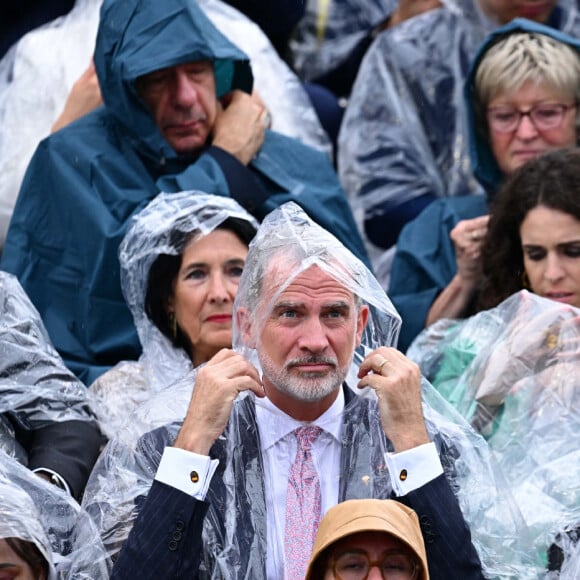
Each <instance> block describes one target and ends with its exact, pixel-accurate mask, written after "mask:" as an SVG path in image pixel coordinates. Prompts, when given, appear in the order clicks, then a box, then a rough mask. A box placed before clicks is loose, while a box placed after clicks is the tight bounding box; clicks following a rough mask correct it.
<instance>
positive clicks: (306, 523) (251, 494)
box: [83, 203, 521, 580]
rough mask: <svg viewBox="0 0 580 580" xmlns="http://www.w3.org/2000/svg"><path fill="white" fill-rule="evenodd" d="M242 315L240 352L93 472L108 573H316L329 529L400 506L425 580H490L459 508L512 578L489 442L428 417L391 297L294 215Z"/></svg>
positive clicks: (217, 359) (244, 286)
mask: <svg viewBox="0 0 580 580" xmlns="http://www.w3.org/2000/svg"><path fill="white" fill-rule="evenodd" d="M234 320H235V326H234V346H235V349H236V351H232V350H227V349H223V350H221V351H220V352H218V353H217V354H216V355H215V356H214V357H213V358H212V359H210V360H209V361H208V363H207V364H205V365H203V366H201V367H199V368H198V369H197V373H196V377H195V386H194V388H193V394H191V384H190V385H188V388H187V389H184V390H181V391H177V390H175V389H174V388H173V387H171V388H169V389H166V390H165V391H163V392H161V393H158V395H157V397H156V399H155V400H151V401H149V402H148V403H146V404H145V405H144V406H149V408H150V409H155V408H156V407H157V403H159V402H161V404H162V405H163V406H165V407H168V406H169V405H173V406H174V407H175V410H176V413H175V414H174V416H173V419H171V418H169V417H167V416H166V417H165V423H164V424H162V426H161V427H159V428H157V429H155V430H154V431H151V432H149V433H147V434H145V435H144V436H143V437H142V438H140V440H139V441H138V442H136V444H135V443H134V442H129V444H127V443H126V441H125V440H123V437H122V436H121V437H119V438H116V439H114V440H112V441H110V442H109V444H108V445H107V447H106V448H105V450H104V451H103V454H102V455H101V457H100V459H99V461H98V463H97V465H96V467H95V469H94V470H93V474H92V477H91V482H90V483H89V488H90V490H91V491H90V493H88V492H87V493H86V494H85V498H84V502H83V506H84V507H85V508H86V509H87V511H88V512H89V513H90V514H91V515H92V516H93V518H94V519H95V521H96V522H98V526H99V529H100V530H101V536H102V538H103V541H104V542H105V544H106V546H107V549H108V552H109V554H110V555H111V557H112V558H113V559H116V562H115V567H114V572H113V575H112V578H129V577H132V578H134V577H135V576H139V575H140V573H141V570H147V574H148V575H150V576H159V575H163V576H166V577H174V576H176V575H178V574H181V575H183V576H184V577H193V578H196V577H201V578H205V577H218V576H220V577H227V578H256V579H259V578H283V577H286V578H304V573H305V570H306V566H307V563H308V558H309V556H310V554H311V552H312V546H313V541H314V536H315V532H316V529H317V526H318V521H319V519H320V518H321V517H322V515H323V514H324V513H325V512H326V511H327V510H328V509H329V508H330V507H332V506H333V505H335V504H336V503H339V502H341V501H344V500H347V499H353V498H362V497H375V498H388V497H393V498H397V499H398V501H401V502H403V503H405V504H406V505H408V506H409V507H411V508H412V509H414V510H415V511H416V512H417V514H418V516H419V517H420V519H421V521H423V522H425V523H426V524H428V525H427V527H426V528H425V533H426V534H427V535H428V539H429V542H428V543H427V556H428V560H429V572H430V575H431V578H441V579H443V578H445V579H446V580H448V579H449V578H453V577H461V578H463V579H465V578H481V577H482V572H481V568H480V561H479V558H478V555H477V553H476V552H475V551H474V547H473V546H472V544H471V541H470V537H471V536H470V532H469V528H468V526H467V525H466V523H465V521H464V519H463V513H465V514H466V518H468V519H469V520H473V521H477V522H478V524H479V525H478V526H477V527H476V529H475V532H476V538H475V545H476V547H477V546H479V547H480V548H481V553H482V554H484V555H485V557H486V562H485V565H486V568H487V567H488V566H491V567H492V568H497V567H498V566H499V568H502V567H504V566H505V564H504V561H503V558H502V557H500V555H499V554H498V553H497V542H496V541H495V538H497V535H496V534H497V533H501V534H502V537H505V539H506V542H508V538H509V545H510V551H511V553H510V556H509V558H508V561H509V564H510V566H511V565H512V563H513V557H514V555H515V554H516V549H515V544H517V543H518V542H519V537H521V530H517V532H516V529H517V525H515V527H513V524H514V523H515V522H514V520H512V519H511V512H510V511H509V510H508V509H505V503H503V502H502V500H501V494H498V489H497V488H496V483H495V477H494V474H493V471H492V470H491V468H490V466H491V463H490V462H489V456H488V455H487V452H486V449H485V444H484V442H483V440H482V439H481V438H480V437H478V436H476V435H475V434H474V433H473V432H472V431H471V430H470V429H469V428H468V427H467V426H466V425H465V427H463V426H462V425H460V424H457V423H454V422H452V421H448V420H446V419H444V418H443V415H442V414H441V413H440V412H438V411H436V410H435V409H434V408H433V407H431V406H430V405H429V404H427V403H425V405H422V395H421V393H422V390H421V377H420V375H419V374H418V373H417V372H416V371H417V369H416V368H415V367H414V365H412V364H410V363H409V361H408V359H406V358H405V356H404V355H402V354H401V353H400V352H399V351H397V350H396V349H394V348H392V347H390V346H385V345H392V344H393V343H394V341H396V334H397V330H398V326H399V319H398V316H397V314H396V312H395V311H394V310H393V308H392V305H391V304H390V301H389V300H388V298H387V297H386V295H385V293H384V290H383V289H382V288H381V287H380V286H379V284H378V283H377V281H376V280H375V279H374V277H373V276H372V274H371V273H370V271H369V270H368V269H367V268H366V267H365V266H364V265H363V264H362V263H361V262H360V260H358V259H356V258H355V257H354V256H353V254H352V253H351V252H349V251H348V250H346V249H345V247H344V245H342V244H341V243H340V242H339V241H338V240H337V239H336V238H335V237H333V236H332V235H330V234H329V233H328V232H326V231H324V230H323V229H322V228H320V227H319V226H318V225H317V224H315V223H314V222H313V221H312V220H310V219H309V218H308V217H307V215H306V214H305V213H304V212H303V211H302V210H301V209H300V208H299V207H298V206H297V205H296V204H294V203H289V204H284V205H283V206H282V207H281V208H278V209H277V210H274V211H273V212H271V213H270V214H269V215H268V216H267V217H266V218H265V220H264V222H263V223H262V225H261V226H260V228H259V230H258V233H257V234H256V237H255V238H254V240H253V241H252V243H251V245H250V251H249V253H248V257H247V261H246V266H245V268H244V272H243V274H242V279H241V280H240V286H239V289H238V293H237V296H236V304H235V309H234ZM258 369H261V370H258ZM423 388H424V389H425V391H424V392H427V391H428V390H429V389H428V385H426V384H425V385H423ZM375 391H376V392H377V394H378V397H377V396H376V395H375ZM184 394H185V397H184ZM441 403H443V401H441ZM188 404H189V406H188ZM177 407H179V409H178V408H177ZM440 409H442V408H441V407H440ZM141 410H142V409H141V408H139V409H138V410H137V412H141ZM454 415H455V416H457V414H456V413H454ZM129 421H130V422H132V421H133V418H132V417H131V418H130V419H129ZM302 469H303V470H304V471H301V470H302ZM300 473H303V474H304V479H303V480H302V479H301V477H300ZM153 477H155V479H154V480H153ZM481 482H485V484H484V485H485V493H480V491H477V488H478V487H479V486H480V485H481ZM302 484H304V486H305V488H303V486H302ZM300 489H303V490H304V494H302V493H300V492H299V490H300ZM452 490H453V491H456V492H457V495H458V498H459V500H458V498H457V497H456V496H455V495H454V493H453V491H452ZM468 498H469V499H468ZM483 498H485V499H484V501H483V502H482V501H481V500H482V499H483ZM458 501H460V502H461V506H462V507H463V508H464V509H465V510H466V511H465V512H463V513H462V511H461V509H460V508H459V504H458ZM490 509H491V511H492V512H494V513H493V514H490V513H489V511H488V510H490ZM497 509H501V512H502V517H501V518H499V519H500V521H501V526H503V525H504V524H508V521H509V522H511V523H509V524H508V525H507V528H511V530H508V529H507V528H506V529H505V530H501V531H499V530H498V529H497V519H498V516H499V514H498V513H497V512H496V510H497ZM503 516H505V517H503ZM490 517H491V519H489V518H490ZM491 522H496V523H494V530H493V533H492V534H489V535H487V533H486V532H487V530H486V526H487V525H489V524H490V523H491ZM429 529H430V530H431V532H432V536H431V535H430V532H429V531H428V530H429ZM297 532H298V533H297ZM482 532H483V533H482ZM504 532H505V535H504ZM514 534H515V535H514ZM127 536H128V537H127ZM489 540H491V544H490V542H489ZM123 542H124V545H123V546H122V547H121V546H120V544H121V543H123ZM512 542H515V544H514V543H512ZM120 549H121V551H120V553H119V550H120ZM117 554H118V557H117ZM518 557H519V556H518ZM494 571H495V570H494Z"/></svg>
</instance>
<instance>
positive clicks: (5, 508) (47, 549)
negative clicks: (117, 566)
mask: <svg viewBox="0 0 580 580" xmlns="http://www.w3.org/2000/svg"><path fill="white" fill-rule="evenodd" d="M0 537H1V538H10V537H15V538H20V539H22V540H25V541H28V542H32V543H33V544H35V545H36V547H37V548H38V549H39V550H40V552H41V554H42V555H43V556H44V557H45V559H46V560H47V562H48V563H49V566H50V576H49V580H55V579H57V578H59V579H63V580H64V579H73V578H74V579H75V580H96V579H102V578H107V577H108V570H107V567H106V560H105V558H104V549H103V545H102V543H101V541H100V538H99V536H98V533H97V530H96V528H95V525H94V524H93V522H92V520H91V519H90V518H89V516H88V515H87V513H86V512H84V511H83V510H82V509H81V508H80V506H79V505H78V504H77V503H76V502H75V501H74V500H73V499H72V498H71V497H70V496H69V495H68V494H66V493H65V492H63V491H61V490H60V489H58V488H57V487H55V486H54V485H52V484H50V483H47V482H45V481H44V480H42V479H40V478H39V477H38V476H36V475H34V474H33V473H31V472H30V471H28V470H27V469H26V468H24V467H22V466H21V465H20V464H19V463H17V462H16V461H15V460H13V459H12V458H10V457H8V456H7V455H6V454H5V453H3V452H2V451H0Z"/></svg>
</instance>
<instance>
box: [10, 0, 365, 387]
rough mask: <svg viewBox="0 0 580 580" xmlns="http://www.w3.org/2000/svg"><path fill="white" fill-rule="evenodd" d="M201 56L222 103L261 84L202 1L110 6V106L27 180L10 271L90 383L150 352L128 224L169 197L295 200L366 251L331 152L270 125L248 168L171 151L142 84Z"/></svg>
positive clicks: (99, 63) (105, 37) (269, 204)
mask: <svg viewBox="0 0 580 580" xmlns="http://www.w3.org/2000/svg"><path fill="white" fill-rule="evenodd" d="M200 60H203V61H210V62H211V63H213V72H214V76H215V90H216V99H217V98H220V97H224V96H225V95H226V94H227V93H229V92H230V91H232V90H236V89H239V90H241V91H243V92H246V93H249V92H250V91H251V90H252V72H251V69H250V63H249V62H248V58H247V57H246V55H245V54H243V53H242V52H241V51H240V50H238V49H237V48H236V47H235V46H234V45H233V44H232V43H230V42H229V41H228V40H227V39H226V38H225V37H224V36H223V35H222V34H221V33H220V32H218V30H217V29H216V28H215V27H214V26H213V25H212V24H211V22H210V21H209V20H208V19H207V17H206V16H205V15H204V14H203V12H202V11H201V9H200V8H199V7H198V5H197V3H196V2H190V1H189V0H167V1H165V2H162V3H159V2H156V1H155V0H143V1H142V0H127V1H123V2H118V1H115V0H107V1H106V2H105V3H104V4H103V6H102V9H101V20H100V24H99V31H98V36H97V43H96V48H95V55H94V61H95V66H96V71H97V75H98V79H99V84H100V87H101V93H102V96H103V100H104V103H105V105H104V107H101V108H99V109H97V110H96V111H94V112H93V113H90V114H88V115H86V116H85V117H83V118H82V119H80V120H78V122H76V123H73V124H72V125H70V126H68V127H66V128H65V129H63V130H62V131H59V132H57V133H56V134H54V135H52V136H50V137H49V138H48V139H46V140H44V141H43V142H42V143H41V144H40V145H39V147H38V149H37V151H36V153H35V155H34V157H33V159H32V161H31V164H30V166H29V168H28V171H27V174H26V177H25V179H24V183H23V185H22V189H21V192H20V195H19V198H18V202H17V205H16V207H15V210H14V214H13V218H12V221H11V226H10V230H9V233H8V236H7V241H6V246H5V248H4V252H3V255H2V267H3V268H5V269H6V270H8V271H10V272H12V273H14V274H16V275H17V276H18V277H19V279H20V281H21V283H22V285H23V287H24V288H25V290H26V291H27V293H28V294H29V296H30V298H31V300H32V301H33V303H34V304H35V305H36V307H37V308H38V310H39V312H40V313H41V316H42V317H43V319H44V320H45V323H46V326H47V329H48V331H49V334H50V336H51V338H52V340H53V342H54V344H55V346H56V348H57V350H58V351H59V352H60V353H61V355H62V356H63V358H64V360H65V362H66V363H67V364H68V365H69V366H70V368H71V369H73V370H74V371H75V372H76V373H77V374H78V375H79V376H80V377H81V378H82V379H83V380H84V381H85V382H86V383H87V384H90V383H91V382H92V381H93V380H94V379H95V378H96V377H97V376H98V375H99V374H101V373H102V372H103V371H104V370H106V369H107V368H108V367H110V366H112V365H113V364H116V363H117V362H118V361H119V360H123V359H135V358H136V357H137V356H138V354H139V352H140V348H139V344H138V339H137V334H136V331H135V328H134V326H133V322H132V320H131V316H130V313H129V310H128V308H127V306H126V304H125V303H124V301H123V298H122V293H121V286H120V275H119V264H118V260H117V251H118V246H119V243H120V241H121V239H122V237H123V235H124V233H125V230H126V225H127V222H128V219H129V218H130V216H131V215H132V214H133V213H135V212H136V211H138V210H140V209H142V208H143V207H144V206H145V205H146V204H147V203H148V202H149V201H150V200H151V199H152V198H153V197H155V195H156V194H157V193H158V192H160V191H166V192H175V191H182V190H194V189H195V190H203V191H207V192H211V193H214V194H217V195H224V196H229V197H234V198H235V199H237V200H238V201H239V202H240V204H241V205H242V206H244V207H245V208H246V209H247V210H249V211H250V212H251V213H252V214H253V215H255V216H256V217H257V218H258V219H261V218H262V217H263V216H264V215H265V214H266V213H268V211H270V210H272V209H273V208H275V207H276V206H278V205H279V204H281V203H284V202H286V201H289V200H291V199H295V200H296V201H297V202H298V203H300V204H301V205H302V206H303V207H304V209H305V210H306V211H307V212H308V213H309V214H310V215H311V216H312V217H313V218H314V219H316V220H317V221H318V222H319V223H320V224H321V225H322V226H323V227H326V228H327V229H328V230H330V231H332V232H334V233H335V234H336V235H337V236H338V237H339V238H340V239H341V240H342V241H344V243H345V244H346V245H347V246H348V247H350V248H351V249H352V250H353V251H354V252H355V253H356V254H357V255H359V256H361V257H363V258H364V257H365V250H364V246H363V243H362V240H361V239H360V236H359V234H358V232H357V229H356V226H355V224H354V220H353V217H352V214H351V212H350V207H349V206H348V203H347V201H346V198H345V195H344V192H343V190H342V188H341V186H340V184H339V182H338V179H337V178H336V175H335V173H334V170H333V168H332V166H331V164H330V162H329V160H328V158H327V157H326V155H325V154H323V153H320V152H318V151H315V150H313V149H311V148H309V147H307V146H304V145H302V144H300V143H298V142H297V141H295V140H293V139H289V138H287V137H284V136H282V135H280V134H277V133H274V132H270V131H266V134H265V139H264V143H263V145H262V147H261V148H260V150H259V152H258V154H257V155H256V156H255V157H254V159H253V160H251V161H250V162H249V164H248V166H246V165H243V164H242V163H240V162H239V161H238V159H237V158H235V157H234V156H233V155H230V154H228V153H227V152H225V150H223V149H221V148H218V147H209V145H210V143H206V145H208V147H205V146H202V148H201V149H200V150H199V155H197V156H194V157H192V156H189V155H187V156H186V155H179V154H178V153H177V152H176V151H175V150H174V149H173V148H172V147H171V146H170V144H169V142H168V141H167V140H166V139H165V138H164V137H163V135H162V133H161V131H160V130H159V128H158V127H157V125H156V123H155V121H154V118H153V115H152V114H151V112H150V111H149V110H148V108H147V107H146V105H145V102H144V101H143V100H142V99H141V98H140V97H139V96H138V93H137V89H136V87H135V81H136V79H138V78H139V77H143V76H144V75H147V74H148V73H151V72H154V71H158V70H160V69H163V68H167V67H173V66H178V65H183V64H185V63H191V62H194V61H200ZM214 105H216V107H217V104H216V103H214ZM226 107H227V105H226Z"/></svg>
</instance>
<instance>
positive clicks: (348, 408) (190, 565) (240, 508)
mask: <svg viewBox="0 0 580 580" xmlns="http://www.w3.org/2000/svg"><path fill="white" fill-rule="evenodd" d="M345 397H346V401H345V403H346V405H345V412H344V425H343V451H342V455H341V481H340V490H339V497H340V501H344V500H346V499H352V498H358V497H379V498H381V497H383V498H387V497H390V496H391V495H392V492H391V484H390V478H389V474H388V472H387V469H386V466H385V465H384V459H383V451H384V450H385V449H386V448H388V447H389V445H390V443H389V442H388V441H387V440H386V437H385V436H384V433H383V430H382V428H381V426H380V417H379V415H378V411H377V408H376V405H375V404H374V402H371V401H369V400H368V399H363V398H361V397H358V396H356V395H355V394H354V393H353V392H352V391H351V390H350V389H348V388H345ZM242 406H243V407H244V413H243V416H244V418H245V419H244V421H243V422H242V423H241V424H239V425H237V426H236V431H237V433H238V434H239V435H240V436H241V437H242V441H241V442H240V444H238V445H236V446H235V449H236V451H235V453H233V455H234V457H233V458H232V457H229V458H228V457H226V456H225V448H224V445H223V444H222V441H223V439H221V438H220V439H218V440H217V441H216V443H215V444H214V446H213V447H212V450H211V453H210V455H211V456H212V457H216V458H219V459H220V466H219V467H218V470H217V471H216V473H215V474H214V476H213V478H212V482H211V485H210V490H209V492H208V495H207V496H206V500H205V501H204V502H200V501H198V500H195V499H193V498H191V497H189V496H188V495H187V494H185V493H183V492H181V491H179V490H177V489H174V488H172V487H169V486H167V485H165V484H163V483H160V482H158V481H154V482H153V485H152V487H151V489H150V491H149V494H148V495H147V497H141V498H139V499H138V508H139V516H138V518H137V520H136V522H135V525H134V526H133V529H132V530H131V533H130V534H129V537H128V539H127V541H126V542H125V544H124V546H123V548H122V550H121V552H120V554H119V557H118V559H117V560H116V562H115V566H114V569H113V573H112V576H111V578H112V579H114V580H120V579H123V580H134V579H135V578H139V579H140V580H143V579H147V578H151V579H153V578H155V579H156V580H157V579H160V578H163V579H173V578H176V579H177V578H188V579H193V578H210V577H211V578H227V579H228V580H229V579H231V578H246V579H248V580H249V579H252V580H254V579H260V578H265V577H266V575H265V570H266V521H265V513H266V506H265V499H264V484H263V476H262V473H263V472H262V460H261V454H260V450H259V434H258V426H257V424H256V420H255V410H254V405H253V402H252V400H251V399H250V398H246V399H244V400H243V401H242ZM230 425H231V421H230ZM230 425H228V428H226V431H225V436H226V439H227V437H228V435H229V434H231V433H229V427H230ZM161 433H166V432H162V431H160V430H157V431H153V432H151V433H149V434H147V435H146V436H145V437H146V438H151V437H154V438H155V439H156V441H155V445H156V446H157V447H158V448H161V449H162V448H163V447H164V446H165V445H167V444H170V441H168V440H167V438H166V436H164V435H162V434H161ZM438 444H439V445H438V446H439V448H440V455H441V458H442V463H443V465H444V468H445V469H446V471H448V470H449V469H451V470H452V466H453V458H452V453H450V451H449V449H448V448H446V447H445V445H444V444H443V443H442V442H440V441H439V442H438ZM150 445H151V443H150V442H148V443H147V445H144V446H143V447H142V448H143V449H148V448H150ZM228 462H229V466H230V468H231V469H233V472H231V473H233V474H234V481H235V486H236V488H239V487H240V486H241V487H242V489H243V490H247V489H251V490H252V493H250V494H246V493H240V494H239V495H237V496H236V504H235V510H230V517H231V518H233V524H232V522H231V521H230V524H229V525H228V524H227V523H226V522H225V521H224V518H225V512H226V510H225V507H224V504H225V502H226V501H227V500H226V494H227V489H226V485H225V484H224V469H226V465H227V464H228ZM232 465H233V467H232ZM370 466H373V467H372V473H369V470H370V469H371V468H370ZM155 469H156V466H152V470H153V472H154V471H155ZM230 475H231V474H230ZM229 479H230V480H231V479H232V478H231V476H230V477H229ZM396 499H398V500H399V501H401V502H403V503H405V504H406V505H408V506H409V507H411V508H413V509H414V510H415V511H416V512H417V514H418V516H419V521H420V523H421V528H422V531H423V537H424V539H425V544H426V548H427V558H428V561H429V573H430V576H431V579H432V580H450V579H454V578H457V579H461V580H472V579H473V580H475V579H478V580H480V579H481V578H483V575H482V572H481V563H480V561H479V558H478V556H477V553H476V551H475V549H474V547H473V545H472V543H471V535H470V532H469V528H468V526H467V524H466V523H465V520H464V519H463V516H462V513H461V510H460V508H459V504H458V502H457V499H456V497H455V495H454V494H453V491H452V489H451V487H450V485H449V482H448V480H447V478H446V476H445V475H441V476H440V477H438V478H436V479H435V480H433V481H431V482H429V483H428V484H427V485H425V486H423V487H421V488H420V489H418V490H416V491H414V492H412V493H410V494H408V495H407V496H404V497H401V498H396ZM231 512H233V513H231ZM204 521H205V525H204ZM208 523H209V525H208ZM228 530H229V534H230V535H229V536H228ZM232 530H233V534H234V538H233V540H234V541H233V543H234V544H236V545H237V546H239V550H230V549H229V548H228V546H231V544H232V537H231V533H232ZM226 538H228V540H227V542H226ZM226 544H227V546H226ZM224 548H225V549H224ZM218 554H219V555H218Z"/></svg>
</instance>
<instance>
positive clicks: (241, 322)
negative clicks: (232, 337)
mask: <svg viewBox="0 0 580 580" xmlns="http://www.w3.org/2000/svg"><path fill="white" fill-rule="evenodd" d="M236 325H237V327H238V332H239V336H240V338H241V339H242V341H243V343H244V346H246V347H248V348H256V340H255V337H254V336H253V325H252V316H251V314H250V312H248V310H246V308H243V307H239V308H238V309H237V310H236Z"/></svg>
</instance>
